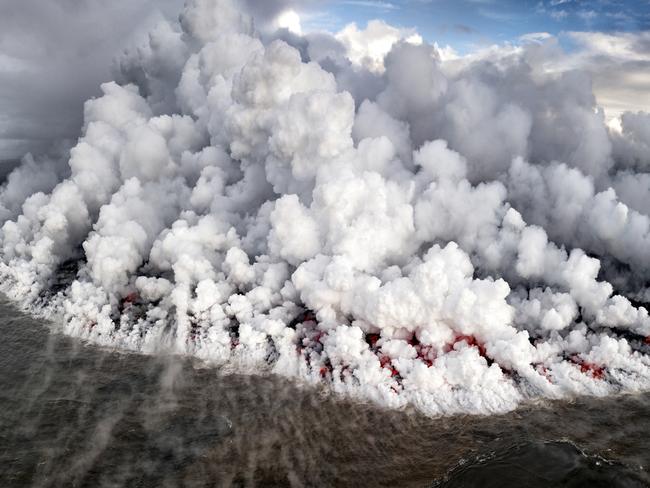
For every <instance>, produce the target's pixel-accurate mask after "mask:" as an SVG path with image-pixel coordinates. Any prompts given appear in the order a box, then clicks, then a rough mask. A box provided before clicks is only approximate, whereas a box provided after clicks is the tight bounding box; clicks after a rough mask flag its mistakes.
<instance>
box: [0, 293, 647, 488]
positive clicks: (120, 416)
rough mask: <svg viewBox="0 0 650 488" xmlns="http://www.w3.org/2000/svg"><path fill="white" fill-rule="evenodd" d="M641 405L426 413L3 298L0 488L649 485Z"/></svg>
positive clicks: (586, 403) (623, 399)
mask: <svg viewBox="0 0 650 488" xmlns="http://www.w3.org/2000/svg"><path fill="white" fill-rule="evenodd" d="M649 470H650V395H648V394H642V395H626V396H620V397H611V398H600V399H598V398H579V399H575V400H574V401H570V402H569V401H563V402H544V403H538V404H535V405H525V406H522V407H521V408H520V409H519V410H517V411H515V412H511V413H509V414H506V415H499V416H491V417H477V416H456V417H449V418H427V417H424V416H422V415H420V414H418V413H416V412H412V411H391V410H385V409H381V408H378V407H376V406H373V405H367V404H360V403H355V402H351V401H349V400H346V399H342V398H339V397H337V396H335V395H332V394H330V393H328V392H327V391H326V390H323V389H316V388H314V387H307V386H299V385H296V384H295V383H292V382H290V381H288V380H285V379H282V378H278V377H274V376H268V375H267V376H249V375H236V374H225V373H224V372H222V371H220V370H217V369H212V368H204V367H202V366H201V365H199V364H196V363H193V362H192V361H190V360H188V359H184V358H180V357H173V356H166V357H151V356H143V355H137V354H126V353H121V352H118V351H111V350H107V349H100V348H97V347H94V346H91V345H88V344H84V343H82V342H80V341H78V340H75V339H72V338H68V337H63V336H60V335H57V334H54V333H51V332H50V327H49V326H48V324H47V323H45V322H44V321H42V320H39V319H33V318H30V317H27V316H25V315H24V314H22V313H20V312H18V311H17V310H16V309H15V308H13V307H12V306H11V305H10V304H9V303H7V302H6V301H5V300H3V299H0V487H2V488H11V487H67V486H71V487H177V486H178V487H203V486H237V487H239V486H261V487H273V486H292V487H293V486H295V487H299V486H313V487H321V486H323V487H329V486H342V487H345V486H350V487H363V486H368V487H384V486H385V487H434V486H435V487H492V486H493V487H518V488H519V487H543V486H571V487H581V486H585V487H597V486H603V487H641V486H650V474H649V473H648V471H649Z"/></svg>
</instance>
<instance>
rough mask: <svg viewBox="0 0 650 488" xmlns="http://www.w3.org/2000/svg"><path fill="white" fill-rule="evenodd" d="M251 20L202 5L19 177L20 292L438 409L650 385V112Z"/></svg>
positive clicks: (268, 365)
mask: <svg viewBox="0 0 650 488" xmlns="http://www.w3.org/2000/svg"><path fill="white" fill-rule="evenodd" d="M237 7H238V6H237V5H236V4H234V3H233V2H231V1H229V0H194V1H191V2H190V3H189V4H188V6H187V7H186V8H185V10H184V12H183V13H182V15H181V17H180V22H179V23H178V24H170V23H162V24H161V25H160V26H159V27H158V28H156V29H155V30H154V31H153V32H152V33H151V35H150V37H149V42H148V43H147V44H146V45H144V46H141V47H140V48H139V49H136V50H132V51H130V52H129V53H128V54H127V55H126V56H125V57H123V58H122V59H121V60H120V61H119V66H120V68H121V72H120V77H119V79H120V84H118V83H114V82H112V83H107V84H105V85H103V86H102V91H103V96H101V97H100V98H97V99H92V100H89V101H88V102H87V103H86V105H85V114H84V117H85V124H84V128H83V134H82V136H81V137H80V139H79V141H78V143H77V145H76V146H75V147H74V148H73V149H72V150H71V153H70V158H69V161H64V163H67V164H62V163H61V162H60V161H56V160H45V161H34V160H32V159H27V160H26V161H25V163H24V165H23V166H21V167H19V168H18V169H16V170H15V172H14V173H13V174H12V175H11V176H10V178H9V180H8V182H7V183H6V184H5V186H4V187H3V188H2V192H1V194H0V215H1V217H2V220H3V221H4V225H3V227H2V235H1V242H2V261H3V264H2V265H1V273H2V276H3V280H4V290H5V291H6V292H7V293H8V294H9V295H10V296H11V297H13V298H14V299H16V300H20V301H21V302H22V303H25V304H27V306H29V307H31V309H32V310H34V311H40V312H45V313H46V314H50V315H51V316H54V317H56V318H57V319H58V320H60V321H61V322H62V323H63V324H64V325H63V327H64V328H65V331H66V332H67V333H69V334H73V335H76V336H79V337H83V338H86V339H88V340H91V341H94V342H97V343H100V344H106V345H111V346H119V347H123V348H127V349H131V350H137V351H144V352H156V351H160V350H170V351H173V352H175V353H180V354H189V355H194V356H197V357H198V358H201V359H204V360H207V361H210V362H212V363H218V364H223V363H228V364H230V365H235V366H236V367H238V368H246V369H254V370H262V369H264V370H271V371H273V372H275V373H278V374H282V375H287V376H292V377H298V378H302V379H305V380H308V381H313V382H319V381H322V382H325V383H327V384H328V385H330V386H331V388H333V389H334V390H336V391H339V392H344V393H346V394H349V395H353V396H358V397H360V398H365V399H371V400H373V401H376V402H379V403H381V404H384V405H388V406H392V407H398V406H404V405H408V404H410V405H415V406H416V407H417V408H419V409H421V410H422V411H424V412H426V413H428V414H441V413H443V414H446V413H453V412H479V413H486V412H499V411H504V410H508V409H512V408H514V407H516V405H517V404H518V403H519V402H521V401H523V400H526V399H530V398H535V397H540V396H541V397H549V398H560V397H564V396H569V395H574V394H596V395H604V394H610V393H615V392H620V391H635V390H641V389H648V388H650V356H649V355H648V354H649V353H650V346H649V345H648V343H649V339H648V337H649V336H650V318H649V317H648V312H647V310H646V308H644V307H643V306H642V303H643V302H644V301H647V300H650V290H649V289H648V278H649V277H650V217H649V215H650V206H649V205H648V202H649V201H650V177H649V176H648V173H647V171H648V168H650V115H648V114H643V113H638V114H631V113H628V114H625V115H624V116H623V118H622V131H621V133H612V132H610V131H609V129H608V128H607V126H606V125H605V123H604V116H603V113H602V111H601V110H599V109H598V108H597V107H596V102H595V99H594V96H593V94H592V90H591V85H590V80H589V78H588V77H587V76H586V75H583V74H581V73H579V72H564V73H546V72H545V71H544V70H543V69H541V68H540V67H539V66H540V65H541V64H542V63H538V62H537V61H536V60H538V59H539V57H540V56H542V55H543V53H540V52H539V50H540V49H543V47H540V46H538V45H530V46H528V47H525V48H524V49H522V50H519V51H515V52H512V53H510V54H508V55H504V56H501V57H499V58H498V59H495V60H492V61H487V60H477V61H474V62H468V63H464V64H463V63H461V64H456V65H454V66H453V67H449V66H447V65H446V64H445V63H442V62H441V61H440V56H439V53H438V51H437V50H436V48H435V47H433V46H430V45H427V44H426V43H422V42H421V40H417V42H413V39H409V40H404V41H398V42H395V44H394V45H393V46H392V48H391V49H390V52H388V54H387V55H386V57H385V60H384V61H383V63H380V65H378V64H377V59H376V58H372V59H365V58H363V57H359V53H358V46H359V42H357V41H355V42H356V43H355V46H356V48H355V49H357V51H355V53H354V56H353V58H354V59H352V60H350V57H349V55H348V48H346V45H345V42H343V41H342V40H341V39H340V38H339V39H337V38H336V37H333V36H329V35H325V34H308V35H305V36H298V35H296V34H295V33H290V32H288V31H284V32H280V33H279V34H277V35H274V36H271V35H269V34H264V35H258V34H257V33H256V29H255V26H254V24H253V22H252V20H251V18H250V17H249V16H248V15H247V14H245V13H243V12H242V10H240V9H238V8H237ZM375 27H376V28H379V27H378V26H375ZM354 34H355V36H357V37H358V36H359V35H361V34H362V33H360V32H359V31H355V33H354ZM407 34H409V35H411V33H407ZM398 37H399V36H398ZM279 38H282V39H284V40H282V39H279ZM273 39H275V40H273ZM355 39H356V38H355ZM380 61H381V60H380Z"/></svg>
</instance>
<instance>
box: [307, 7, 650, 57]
mask: <svg viewBox="0 0 650 488" xmlns="http://www.w3.org/2000/svg"><path fill="white" fill-rule="evenodd" d="M312 15H313V13H312ZM375 18H380V19H383V20H385V21H386V22H388V23H389V24H392V25H396V26H401V27H414V28H416V29H417V31H418V32H419V33H420V34H421V35H422V36H423V37H424V38H425V39H426V40H427V41H430V42H433V41H436V42H438V44H443V45H444V44H449V45H451V46H453V47H454V48H455V49H456V50H458V51H459V52H461V53H462V52H463V51H469V50H471V49H472V48H475V47H476V46H480V45H485V44H492V43H501V42H505V41H510V40H516V39H517V38H518V37H519V36H521V35H523V34H527V33H531V32H548V33H551V34H556V35H557V34H561V33H562V32H566V31H599V32H635V31H639V30H650V0H637V1H633V0H589V1H587V0H331V1H330V2H327V3H326V5H325V6H323V5H321V6H320V10H319V13H318V14H316V15H313V16H310V19H309V21H308V22H307V27H309V26H310V25H311V26H318V25H319V24H320V25H321V26H323V27H325V28H327V29H328V30H338V29H340V28H341V27H343V26H344V25H345V24H347V23H350V22H356V23H357V24H359V25H360V26H363V25H365V23H366V22H367V21H368V20H370V19H375Z"/></svg>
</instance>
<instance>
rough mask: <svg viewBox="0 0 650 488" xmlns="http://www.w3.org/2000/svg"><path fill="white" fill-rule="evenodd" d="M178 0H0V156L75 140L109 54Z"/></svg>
mask: <svg viewBox="0 0 650 488" xmlns="http://www.w3.org/2000/svg"><path fill="white" fill-rule="evenodd" d="M181 4H182V0H164V1H154V0H115V1H111V2H103V1H100V0H87V1H82V0H51V1H47V2H42V1H39V0H21V1H19V2H16V1H13V0H0V11H1V12H2V15H1V16H0V114H2V115H0V159H7V158H12V157H16V156H19V155H21V154H22V153H24V152H25V151H26V150H34V151H39V150H42V149H44V148H46V147H47V146H48V145H49V144H50V143H52V142H53V141H55V140H58V139H60V138H74V137H75V136H76V135H77V134H78V131H79V128H80V125H81V122H82V106H83V102H84V100H86V99H88V98H90V97H91V96H94V95H97V94H98V92H99V89H98V87H99V83H100V82H102V81H106V80H109V79H111V71H110V68H111V60H112V58H113V57H114V56H115V55H116V54H118V53H119V52H120V50H121V49H123V48H124V47H125V46H126V45H128V44H129V43H130V42H133V39H134V37H137V36H138V35H139V34H144V33H145V32H146V29H148V28H149V27H150V26H151V24H152V21H153V20H154V19H155V18H156V17H157V16H160V15H163V14H167V15H176V12H177V11H178V9H179V8H180V5H181Z"/></svg>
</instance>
